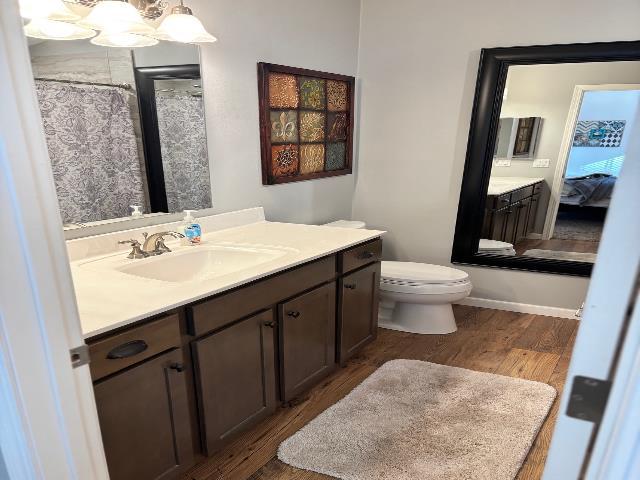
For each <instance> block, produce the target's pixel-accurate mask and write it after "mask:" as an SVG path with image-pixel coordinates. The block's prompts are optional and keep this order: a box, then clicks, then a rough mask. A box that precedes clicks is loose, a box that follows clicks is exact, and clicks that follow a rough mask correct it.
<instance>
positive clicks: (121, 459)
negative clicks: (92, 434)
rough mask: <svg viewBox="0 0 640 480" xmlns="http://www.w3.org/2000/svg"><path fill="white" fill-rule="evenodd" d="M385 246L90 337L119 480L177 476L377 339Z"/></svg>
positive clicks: (360, 249) (112, 466)
mask: <svg viewBox="0 0 640 480" xmlns="http://www.w3.org/2000/svg"><path fill="white" fill-rule="evenodd" d="M381 248H382V243H381V241H380V240H379V239H376V240H373V241H370V242H366V243H363V244H360V245H357V246H355V247H352V248H349V249H346V250H344V251H341V252H338V253H337V254H334V255H329V256H327V257H323V258H321V259H319V260H315V261H312V262H309V263H306V264H304V265H301V266H298V267H295V268H292V269H290V270H287V271H285V272H282V273H279V274H275V275H273V276H271V277H267V278H265V279H262V280H259V281H256V282H253V283H250V284H247V285H244V286H241V287H238V288H236V289H234V290H231V291H229V292H225V293H222V294H219V295H216V296H213V297H211V298H208V299H205V300H201V301H199V302H197V303H194V304H190V305H187V306H185V307H182V308H179V309H177V310H174V311H172V312H168V313H167V314H164V315H160V316H159V317H155V318H153V319H151V320H146V321H142V322H140V323H138V324H137V325H134V326H130V327H124V328H123V329H121V330H120V331H118V332H116V333H113V332H110V333H107V334H104V335H102V336H100V337H97V338H93V339H90V340H88V342H87V343H88V345H89V351H90V357H91V364H90V368H91V375H92V378H93V381H94V388H95V395H96V404H97V408H98V416H99V420H100V427H101V430H102V437H103V443H104V447H105V453H106V457H107V463H108V466H109V473H110V476H111V479H112V480H132V479H136V480H146V479H149V480H151V479H158V480H160V479H162V480H166V479H173V478H176V477H179V476H180V475H181V474H183V473H184V472H185V470H186V469H188V468H190V467H192V466H193V465H194V464H196V463H197V462H198V461H200V460H202V459H203V458H204V456H210V455H212V454H214V453H215V452H216V451H218V450H220V448H222V447H223V446H224V445H225V444H226V443H227V442H229V441H230V440H231V439H232V438H233V437H234V436H236V435H237V434H239V433H240V432H242V431H245V430H246V429H248V428H250V427H252V426H254V425H256V424H257V423H258V422H260V421H261V420H262V419H264V418H266V417H267V416H269V415H270V414H272V413H273V412H274V411H275V409H276V407H277V406H278V405H280V404H282V403H285V404H286V403H287V402H290V401H291V400H293V399H294V398H295V397H297V396H299V395H300V394H303V393H304V392H305V391H306V390H307V389H309V388H310V387H312V386H313V385H315V384H317V383H318V382H319V381H320V380H321V379H322V378H324V377H325V376H326V375H328V374H329V373H331V372H332V371H334V370H335V369H336V368H337V366H338V364H339V363H344V362H346V361H347V359H349V358H350V357H352V356H353V355H354V354H356V353H357V352H358V351H359V350H360V349H361V348H362V347H363V346H364V345H366V344H367V343H369V342H371V341H373V340H374V339H375V338H376V331H377V313H378V283H379V279H380V256H381Z"/></svg>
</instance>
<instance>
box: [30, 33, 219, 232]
mask: <svg viewBox="0 0 640 480" xmlns="http://www.w3.org/2000/svg"><path fill="white" fill-rule="evenodd" d="M29 51H30V55H31V63H32V68H33V74H34V77H35V84H36V91H37V96H38V102H39V106H40V111H41V114H42V120H43V124H44V132H45V139H46V143H47V147H48V150H49V157H50V160H51V167H52V170H53V177H54V183H55V187H56V192H57V194H58V202H59V205H60V212H61V216H62V222H63V225H64V226H65V229H76V228H81V227H84V226H95V225H100V224H102V223H105V222H107V223H112V222H114V221H127V220H131V219H138V218H140V217H139V216H133V217H132V215H131V214H132V213H133V211H134V209H133V208H132V206H139V207H140V208H139V210H140V212H141V213H142V214H143V215H145V216H155V215H162V214H163V213H174V212H179V211H181V210H184V209H195V210H200V209H204V208H209V207H211V182H210V175H209V159H208V156H207V141H206V132H205V116H204V106H203V91H202V90H203V89H202V82H201V79H200V65H199V63H200V59H199V58H200V54H199V48H198V47H197V46H195V45H189V44H178V43H170V42H164V41H161V42H159V43H158V44H157V45H154V46H149V47H142V48H136V49H133V50H132V49H128V48H117V47H103V46H97V45H93V44H91V43H90V42H89V40H67V41H57V40H38V39H33V38H29Z"/></svg>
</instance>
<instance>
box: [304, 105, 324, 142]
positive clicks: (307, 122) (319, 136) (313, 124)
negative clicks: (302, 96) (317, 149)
mask: <svg viewBox="0 0 640 480" xmlns="http://www.w3.org/2000/svg"><path fill="white" fill-rule="evenodd" d="M325 118H326V117H325V114H324V113H320V112H300V141H301V142H321V141H323V140H324V126H325Z"/></svg>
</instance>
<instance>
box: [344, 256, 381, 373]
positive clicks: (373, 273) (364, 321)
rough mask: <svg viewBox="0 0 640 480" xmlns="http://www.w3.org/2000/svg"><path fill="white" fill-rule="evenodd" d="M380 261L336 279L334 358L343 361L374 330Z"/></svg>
mask: <svg viewBox="0 0 640 480" xmlns="http://www.w3.org/2000/svg"><path fill="white" fill-rule="evenodd" d="M379 284H380V263H374V264H373V265H370V266H368V267H366V268H363V269H362V270H358V271H357V272H354V273H352V274H350V275H347V276H345V277H343V278H341V279H340V282H339V286H340V290H339V292H340V293H339V295H340V298H339V306H340V307H339V311H338V312H339V313H338V361H339V362H340V363H344V362H345V361H346V360H347V359H349V357H351V356H352V355H353V354H354V353H356V352H357V351H358V350H359V349H360V348H362V347H363V346H364V345H366V344H367V343H369V342H371V341H372V340H374V339H375V338H376V336H377V333H378V290H379Z"/></svg>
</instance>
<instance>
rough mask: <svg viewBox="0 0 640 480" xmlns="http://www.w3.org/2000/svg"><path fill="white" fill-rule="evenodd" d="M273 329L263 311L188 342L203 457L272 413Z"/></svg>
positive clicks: (274, 395) (273, 380) (271, 322)
mask: <svg viewBox="0 0 640 480" xmlns="http://www.w3.org/2000/svg"><path fill="white" fill-rule="evenodd" d="M274 329H275V323H274V319H273V313H272V311H271V310H269V311H266V312H263V313H260V314H258V315H254V316H252V317H250V318H248V319H246V320H242V321H240V322H238V323H236V324H233V325H231V326H229V327H227V328H225V329H223V330H221V331H219V332H216V333H213V334H211V335H208V336H206V337H204V338H201V339H199V340H196V341H195V342H193V344H192V348H193V356H194V365H195V370H196V388H197V390H198V400H199V404H200V421H201V428H202V435H203V444H204V447H205V451H206V453H207V454H208V455H211V454H212V453H213V452H215V451H216V450H217V449H219V447H220V446H221V445H222V444H223V443H224V442H225V441H226V440H227V439H228V438H231V437H232V436H233V435H234V434H236V433H238V432H240V431H242V430H244V429H245V428H247V427H250V426H252V425H254V424H255V423H257V422H258V421H260V420H261V419H262V418H264V417H266V416H267V415H269V414H270V413H272V412H273V410H274V409H275V406H276V377H275V363H274V362H275V358H274Z"/></svg>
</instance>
